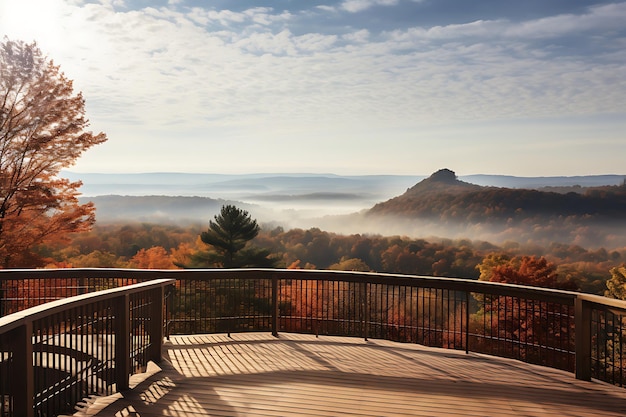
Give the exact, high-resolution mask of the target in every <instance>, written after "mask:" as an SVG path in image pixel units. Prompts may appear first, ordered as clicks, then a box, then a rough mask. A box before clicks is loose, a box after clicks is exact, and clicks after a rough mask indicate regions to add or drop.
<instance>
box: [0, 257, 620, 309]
mask: <svg viewBox="0 0 626 417" xmlns="http://www.w3.org/2000/svg"><path fill="white" fill-rule="evenodd" d="M295 276H297V278H298V279H301V280H323V281H343V282H363V281H365V282H368V283H373V284H390V285H410V286H415V287H424V288H436V289H447V290H456V291H467V292H477V293H485V294H490V295H497V296H512V297H522V298H527V299H533V300H538V301H546V302H558V303H562V304H567V305H573V304H574V300H576V299H577V298H578V299H584V300H585V301H588V302H592V303H594V304H596V305H598V306H606V307H607V308H612V309H617V310H619V311H622V312H626V301H622V300H615V299H610V298H606V297H602V296H596V295H591V294H583V293H578V292H573V291H564V290H557V289H551V288H540V287H530V286H524V285H516V284H505V283H495V282H487V281H477V280H472V279H464V278H446V277H432V276H421V275H402V274H391V273H377V272H357V271H335V270H310V269H268V268H249V269H183V270H171V269H124V268H67V269H5V270H0V280H3V279H7V280H17V279H28V278H135V279H141V280H154V279H178V280H197V279H235V278H236V279H258V278H259V277H262V278H278V279H292V278H294V277H295Z"/></svg>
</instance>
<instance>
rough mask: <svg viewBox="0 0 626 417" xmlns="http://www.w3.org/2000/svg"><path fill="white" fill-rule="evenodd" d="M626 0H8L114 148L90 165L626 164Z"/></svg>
mask: <svg viewBox="0 0 626 417" xmlns="http://www.w3.org/2000/svg"><path fill="white" fill-rule="evenodd" d="M624 22H626V1H598V0H524V1H520V0H472V1H468V0H335V1H331V0H306V1H305V0H298V1H296V0H280V1H269V0H260V1H248V0H228V1H226V0H215V1H201V0H169V1H168V0H90V1H84V0H0V36H1V37H4V36H7V37H8V38H9V39H11V40H17V39H19V40H23V41H26V42H31V41H33V40H34V41H36V42H37V44H38V46H39V47H40V49H41V50H42V51H43V52H44V53H45V54H46V55H47V56H48V57H49V58H50V59H52V60H53V61H54V62H55V64H57V65H60V67H61V70H62V71H63V72H64V73H65V75H66V76H67V77H68V78H69V79H71V80H73V82H74V87H75V89H76V91H82V93H83V95H84V97H85V100H86V115H87V117H88V118H89V120H90V122H91V126H90V129H92V130H93V131H95V132H100V131H102V132H105V133H106V134H107V136H108V138H109V139H108V141H107V142H106V143H104V144H102V145H98V146H96V147H94V148H92V149H90V150H89V151H88V152H87V153H86V154H84V156H82V157H81V158H80V159H79V160H78V162H77V164H76V165H75V166H73V167H71V168H70V169H71V170H72V171H74V172H104V173H106V172H203V173H266V172H267V173H334V174H339V175H363V174H409V175H428V174H430V173H432V172H435V171H437V170H438V169H441V168H449V169H452V170H454V171H455V172H456V173H457V174H458V175H470V174H505V175H516V176H553V175H565V176H569V175H593V174H625V173H626V168H625V166H624V161H625V159H624V156H626V24H625V23H624Z"/></svg>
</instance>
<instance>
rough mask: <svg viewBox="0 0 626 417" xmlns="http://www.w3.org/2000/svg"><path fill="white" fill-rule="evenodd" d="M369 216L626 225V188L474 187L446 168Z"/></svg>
mask: <svg viewBox="0 0 626 417" xmlns="http://www.w3.org/2000/svg"><path fill="white" fill-rule="evenodd" d="M368 213H369V214H372V215H401V216H403V217H412V218H421V219H436V220H438V221H451V220H454V221H457V222H462V223H488V222H492V221H494V220H508V221H526V220H528V219H533V220H534V221H540V220H546V219H547V218H553V217H559V218H561V219H563V218H570V220H572V219H577V218H580V219H584V220H585V221H589V219H597V220H602V221H607V220H610V221H613V220H619V221H624V220H626V184H625V183H622V184H621V185H610V186H607V185H603V186H601V187H587V188H585V189H581V190H580V192H576V193H574V192H567V193H564V192H561V193H557V192H553V191H545V190H544V191H542V190H540V189H539V190H538V189H515V188H505V187H494V186H489V187H485V186H480V185H476V184H470V183H467V182H464V181H461V180H459V179H458V178H457V176H456V174H455V173H454V172H453V171H451V170H449V169H442V170H439V171H437V172H435V173H434V174H432V175H431V176H430V177H428V178H426V179H424V180H422V181H420V182H419V183H417V184H416V185H414V186H413V187H410V188H409V189H407V191H406V192H405V193H404V194H402V195H399V196H397V197H394V198H392V199H390V200H387V201H385V202H382V203H379V204H376V205H375V206H374V207H373V208H372V209H371V210H369V212H368Z"/></svg>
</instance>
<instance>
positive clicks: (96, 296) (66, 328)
mask: <svg viewBox="0 0 626 417" xmlns="http://www.w3.org/2000/svg"><path fill="white" fill-rule="evenodd" d="M16 274H17V275H20V273H19V272H17V273H16ZM28 274H29V275H31V274H32V275H33V276H35V277H38V278H37V279H41V278H39V277H41V276H46V275H47V273H45V272H43V273H38V272H29V273H28ZM8 275H11V273H3V274H2V278H3V279H4V280H3V284H6V283H7V282H6V281H11V280H10V279H8V280H7V276H8ZM13 284H15V282H13ZM173 284H174V281H173V280H167V279H160V280H153V281H148V282H145V283H140V284H135V285H130V286H126V287H123V288H117V289H111V290H105V291H98V292H94V293H91V294H85V295H79V296H75V297H70V298H66V299H61V300H57V301H53V302H49V303H45V304H41V305H39V306H37V307H31V308H28V309H25V310H22V311H19V312H16V313H13V314H10V315H7V316H4V317H2V318H0V406H1V409H0V415H2V416H5V415H6V416H56V415H59V414H62V413H70V414H71V413H72V412H73V411H74V407H75V405H76V404H77V403H78V402H79V401H81V400H82V399H84V398H86V397H88V396H91V395H98V394H99V395H108V394H112V393H115V392H118V391H122V390H125V389H128V383H129V376H130V375H132V374H134V373H137V372H143V371H144V370H145V368H146V365H147V363H148V361H155V362H159V361H160V359H161V353H162V344H163V334H164V323H165V320H164V318H165V317H166V315H167V313H166V311H165V309H164V306H166V305H167V304H166V303H165V301H164V300H165V297H166V295H167V291H166V288H167V287H171V286H172V285H173Z"/></svg>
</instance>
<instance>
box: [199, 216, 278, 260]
mask: <svg viewBox="0 0 626 417" xmlns="http://www.w3.org/2000/svg"><path fill="white" fill-rule="evenodd" d="M259 230H260V226H259V225H258V224H257V222H256V220H254V219H252V218H251V217H250V214H248V212H247V211H245V210H241V209H239V208H237V207H235V206H233V205H225V206H222V209H221V210H220V213H219V214H217V215H215V217H214V221H213V220H211V221H209V228H208V230H207V231H206V232H202V234H201V235H200V239H201V240H202V242H203V243H205V244H206V245H208V246H209V247H210V249H209V250H208V251H201V252H198V253H196V254H194V255H193V256H192V262H191V264H190V265H187V267H196V268H197V267H208V266H217V267H222V268H245V267H248V268H249V267H273V266H274V265H275V261H274V259H271V258H269V255H270V252H269V251H268V250H266V249H259V248H256V247H254V246H252V245H251V244H250V241H251V240H252V239H254V238H255V237H256V236H257V235H258V234H259Z"/></svg>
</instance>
